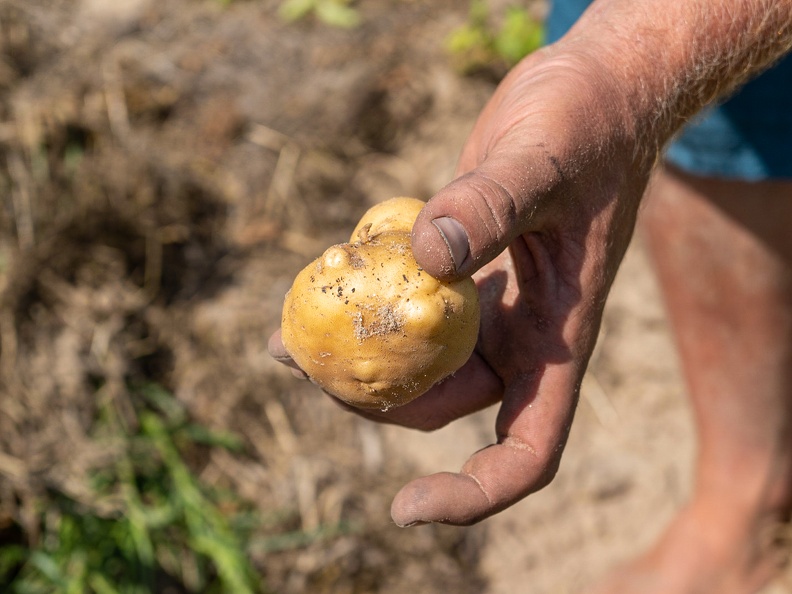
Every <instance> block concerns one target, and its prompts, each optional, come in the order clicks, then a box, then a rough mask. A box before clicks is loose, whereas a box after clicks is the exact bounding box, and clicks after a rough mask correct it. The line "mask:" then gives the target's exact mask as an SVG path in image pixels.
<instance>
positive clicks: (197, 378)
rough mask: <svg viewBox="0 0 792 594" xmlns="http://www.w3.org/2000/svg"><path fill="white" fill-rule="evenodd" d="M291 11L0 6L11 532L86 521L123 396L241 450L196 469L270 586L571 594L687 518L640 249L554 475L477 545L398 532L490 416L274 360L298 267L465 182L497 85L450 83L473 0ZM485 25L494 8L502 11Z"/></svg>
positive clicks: (678, 400)
mask: <svg viewBox="0 0 792 594" xmlns="http://www.w3.org/2000/svg"><path fill="white" fill-rule="evenodd" d="M278 4H279V3H278V2H277V1H275V0H238V1H234V2H221V1H219V0H206V1H201V0H165V1H159V2H155V1H154V0H126V2H117V3H116V2H108V1H106V0H0V188H2V193H1V194H0V195H1V196H2V202H0V205H1V206H0V349H1V350H0V539H2V540H3V541H5V542H8V541H10V540H17V541H20V542H28V543H31V544H35V543H36V542H37V539H38V538H39V537H40V526H38V525H37V523H36V522H37V521H36V519H35V518H36V515H35V514H34V513H33V509H34V507H35V505H36V502H37V501H39V500H40V498H41V497H44V496H45V495H46V494H47V493H48V492H50V491H52V490H57V491H59V492H62V493H66V494H68V495H69V496H70V497H72V498H74V499H75V500H76V501H78V502H81V504H82V505H85V506H87V507H89V508H90V507H91V506H92V505H95V504H96V502H95V501H91V500H90V490H89V489H87V487H86V485H87V484H88V481H89V478H90V476H91V473H92V471H93V470H95V469H96V468H98V467H101V465H102V464H106V463H107V459H108V457H112V452H108V451H106V450H105V449H104V448H103V447H102V446H101V445H98V444H97V442H96V441H95V440H92V439H91V436H92V430H93V427H94V426H95V424H96V422H97V419H98V416H99V410H100V408H101V407H102V406H108V403H109V406H112V407H113V409H114V410H116V411H117V414H119V415H120V416H121V417H122V418H124V422H125V423H127V424H128V425H130V426H134V424H135V423H136V422H137V419H136V418H135V403H134V402H132V401H131V400H132V399H133V398H134V394H133V393H131V392H130V389H129V386H130V385H132V384H134V382H148V383H152V384H158V385H160V386H162V387H164V388H165V389H167V390H169V391H170V392H172V393H173V394H174V395H175V397H176V398H177V399H178V400H179V401H180V402H181V403H183V404H184V406H185V407H186V408H187V410H188V411H189V414H190V416H191V418H193V419H194V420H195V421H196V422H198V423H201V424H204V425H206V426H208V427H210V428H214V429H222V430H230V431H233V432H235V433H236V434H237V435H239V436H241V437H242V439H243V440H244V444H245V448H244V452H243V453H241V454H231V453H228V452H224V451H222V452H218V451H214V450H209V449H207V450H206V451H204V452H203V454H205V455H200V454H201V452H200V451H199V452H198V455H196V456H195V459H194V460H191V464H192V467H193V470H194V471H195V472H196V473H197V474H198V475H199V476H200V477H201V479H202V480H204V481H207V482H208V483H211V484H215V485H220V486H223V487H225V488H229V489H231V490H233V491H234V492H236V493H237V494H239V495H240V496H241V497H242V498H244V499H245V500H246V501H249V502H250V503H251V504H252V505H254V506H256V507H257V508H259V509H260V510H261V512H262V514H265V515H267V514H268V516H267V517H272V516H273V514H277V513H280V514H281V515H282V516H283V517H285V518H288V520H284V521H283V522H282V523H281V524H278V523H276V524H275V530H276V531H277V530H281V529H282V530H302V531H303V532H304V533H305V534H314V533H316V531H317V530H318V529H321V528H322V527H326V526H339V525H344V526H352V527H353V528H352V529H350V530H346V531H344V532H343V533H341V534H338V535H336V536H333V537H331V538H327V539H318V540H314V541H313V542H312V541H310V539H309V540H308V541H306V542H305V543H303V544H301V545H299V546H294V547H291V548H285V549H284V550H281V551H280V552H277V553H274V554H273V553H268V554H264V553H262V554H261V555H258V556H256V555H255V554H254V556H253V561H254V563H255V565H256V568H257V570H258V571H260V572H261V573H262V575H264V576H265V579H266V581H267V584H268V587H269V589H270V590H271V591H273V592H279V593H290V592H294V593H301V592H361V593H368V592H382V593H401V592H443V591H448V592H460V593H465V592H469V593H482V592H488V593H514V592H518V591H519V592H531V593H536V594H540V593H548V594H549V593H558V592H574V591H577V590H578V589H579V588H580V587H582V586H585V585H586V584H587V583H589V582H590V581H591V580H592V579H593V578H594V577H595V576H596V575H597V574H599V573H600V572H602V571H603V570H605V569H606V568H607V567H608V566H609V565H610V564H612V563H614V562H616V561H618V560H620V559H624V558H626V557H628V556H629V555H631V554H633V553H634V552H635V551H636V550H637V549H639V548H640V547H641V546H644V545H648V543H649V542H651V540H652V538H653V537H654V536H655V535H656V534H657V533H658V531H659V530H660V529H661V527H662V525H663V523H664V522H665V521H666V520H667V519H668V517H669V516H670V515H671V514H672V512H673V510H674V508H675V507H676V506H678V505H679V504H680V502H681V501H682V500H683V499H684V495H685V493H686V490H687V488H688V475H689V467H690V458H691V456H692V449H693V447H692V444H693V440H692V435H691V430H690V421H689V417H688V412H687V408H686V405H685V403H684V400H683V398H682V387H681V385H680V382H679V377H678V371H677V368H676V362H675V360H674V355H673V350H672V348H671V343H670V341H669V338H668V335H667V330H666V326H665V322H664V318H663V312H662V309H661V307H660V304H659V301H658V298H657V294H656V289H655V287H654V285H653V282H652V279H651V275H650V273H649V271H648V265H647V262H646V259H645V257H644V255H643V251H642V249H641V247H640V238H639V239H638V240H637V242H636V245H635V246H634V247H633V248H632V250H631V251H630V253H629V254H628V257H627V261H626V263H625V266H624V268H623V269H622V272H621V275H620V277H619V280H618V282H617V285H616V288H615V289H614V294H613V298H612V299H611V302H610V305H609V308H608V311H607V315H606V319H605V323H604V330H603V339H602V341H601V343H600V346H599V347H598V351H597V353H596V355H595V358H594V360H593V363H592V367H591V371H590V373H589V375H588V376H587V380H586V383H585V384H584V389H583V395H582V402H581V406H580V410H579V413H578V418H577V421H576V425H575V429H574V430H573V434H572V438H571V441H570V444H569V448H568V451H567V454H566V457H565V460H564V463H563V465H562V469H561V472H560V473H559V476H558V478H557V480H556V481H555V482H554V483H553V485H551V486H550V487H549V488H547V489H546V490H544V491H543V492H541V493H539V494H537V495H535V496H533V497H530V498H528V499H527V500H526V501H524V502H522V503H521V504H519V505H517V506H515V507H514V508H513V509H510V510H508V511H506V512H504V513H502V514H500V515H498V516H496V517H494V518H491V519H490V520H488V521H486V522H484V523H482V524H480V525H478V526H475V527H471V528H452V527H443V526H425V527H419V528H414V529H409V530H402V529H398V528H396V527H395V526H394V525H393V524H392V522H391V521H390V517H389V505H390V500H391V498H392V496H393V495H394V494H395V492H396V491H397V490H398V488H399V487H400V486H401V485H402V484H404V483H405V482H406V481H407V480H409V478H410V477H414V476H417V475H418V474H420V473H428V472H434V471H441V470H455V469H456V468H458V466H459V465H460V464H461V463H462V462H463V461H464V459H465V458H466V457H467V456H468V455H469V454H470V453H472V452H473V451H474V450H475V449H477V448H479V447H482V446H484V445H486V444H487V443H489V442H490V441H491V440H492V438H493V430H492V426H493V415H494V411H486V412H485V413H482V414H481V415H477V416H474V417H472V418H470V419H466V420H465V421H462V422H460V423H457V424H455V425H452V426H450V427H448V428H446V429H443V430H441V431H438V432H436V433H433V434H418V433H414V432H410V431H406V430H401V429H397V428H393V427H381V426H375V425H372V424H370V423H367V422H364V421H362V420H360V419H358V418H356V417H355V416H353V415H350V414H348V413H346V412H344V411H342V410H340V409H338V408H337V407H335V406H334V405H333V404H331V403H330V402H329V401H328V400H327V399H326V398H323V397H322V396H321V395H320V394H319V393H318V391H317V390H316V389H315V388H314V387H313V386H312V385H310V384H309V383H307V382H300V381H298V380H296V379H294V378H293V377H292V376H291V375H290V373H289V372H288V371H287V370H285V369H284V368H282V367H281V366H279V365H277V364H275V363H274V362H273V361H272V360H271V359H270V358H269V356H268V355H267V349H266V341H267V337H268V336H269V334H270V333H271V332H272V331H273V330H274V329H275V328H277V326H278V324H279V318H280V311H281V306H282V301H283V296H284V294H285V292H286V290H287V289H288V287H289V286H290V284H291V281H292V279H293V278H294V276H295V275H296V273H297V272H298V271H299V270H300V269H301V268H302V267H303V266H304V265H305V264H306V263H307V262H308V261H310V260H311V259H312V258H313V257H315V256H317V255H318V254H319V253H321V252H322V251H323V249H324V248H325V247H327V246H329V245H331V244H332V243H336V242H338V241H341V240H343V239H345V238H346V237H347V236H348V234H349V232H350V230H351V229H352V228H353V227H354V225H355V223H356V222H357V220H358V218H359V216H360V215H361V214H362V212H364V211H365V209H366V208H368V207H369V206H370V205H371V204H373V203H376V202H379V201H381V200H383V199H386V198H389V197H392V196H397V195H409V196H415V197H418V198H422V199H427V198H428V197H430V196H431V195H432V193H433V192H434V191H435V190H437V189H438V188H439V187H441V186H442V185H443V184H445V183H446V182H448V181H449V180H450V179H451V178H452V176H453V173H454V167H455V160H456V156H457V154H458V152H459V150H460V148H461V146H462V142H463V141H464V138H465V136H466V134H467V132H468V131H469V130H470V128H471V126H472V124H473V121H474V119H475V117H476V115H477V113H478V111H479V110H480V109H481V107H482V106H483V104H484V102H485V101H486V99H487V97H488V96H489V94H490V93H491V92H492V90H493V88H494V82H493V81H494V79H496V78H497V76H498V75H499V74H501V73H502V69H500V68H499V67H493V68H491V69H488V70H487V71H486V72H484V73H480V75H478V76H472V77H471V76H461V75H460V74H459V72H458V71H457V70H456V69H455V68H454V66H453V60H452V59H451V58H450V57H449V55H448V54H447V53H446V52H445V51H444V48H443V39H444V38H445V37H446V36H447V35H448V34H449V32H451V31H452V30H453V29H454V28H456V27H458V26H460V25H461V24H462V23H463V22H464V21H465V18H466V15H467V10H468V2H467V1H462V0H439V1H429V0H401V1H398V2H397V1H395V0H394V1H393V2H379V1H375V0H363V1H361V2H359V3H357V4H356V7H357V9H358V10H359V11H360V14H361V16H362V24H361V26H359V27H357V28H355V29H352V30H343V29H336V28H332V27H328V26H326V25H323V24H322V23H320V22H318V21H316V20H314V19H311V18H309V19H306V20H304V21H300V22H298V23H294V24H284V23H283V22H282V21H281V20H280V19H279V18H278V17H277V14H276V13H277V6H278ZM491 5H492V6H493V7H495V8H498V7H500V6H501V5H505V3H503V2H492V3H491Z"/></svg>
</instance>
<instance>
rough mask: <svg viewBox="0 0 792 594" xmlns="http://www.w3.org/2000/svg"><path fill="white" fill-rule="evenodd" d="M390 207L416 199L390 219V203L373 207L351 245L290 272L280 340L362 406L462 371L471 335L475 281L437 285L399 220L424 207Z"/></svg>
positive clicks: (326, 384) (392, 399)
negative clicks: (415, 254) (291, 281)
mask: <svg viewBox="0 0 792 594" xmlns="http://www.w3.org/2000/svg"><path fill="white" fill-rule="evenodd" d="M394 200H396V201H403V200H411V201H413V204H412V206H410V207H409V208H411V210H412V211H413V212H410V213H405V204H404V202H401V203H399V202H396V203H395V204H393V203H392V204H391V205H390V206H391V207H395V208H396V209H397V212H396V216H395V217H391V216H390V214H392V213H393V210H389V209H388V208H383V204H384V205H388V203H389V202H393V201H388V202H385V203H383V204H380V205H377V206H375V207H374V208H373V209H372V210H374V209H378V212H374V216H373V217H371V216H370V213H371V211H369V213H367V214H366V215H364V217H363V219H361V225H358V228H356V232H357V235H355V234H353V237H355V236H357V237H358V240H357V241H354V242H352V243H342V244H338V245H335V246H332V247H331V248H329V249H328V250H327V251H326V252H325V253H324V254H323V255H322V256H320V257H319V258H317V259H316V260H315V261H314V262H312V263H311V264H309V265H308V266H307V267H306V268H305V269H303V270H302V271H301V272H300V273H299V274H298V275H297V278H296V279H295V281H294V284H293V286H292V288H291V289H290V291H289V293H288V294H287V296H286V302H285V304H284V309H283V319H282V340H283V344H284V346H285V348H286V350H287V351H288V352H289V354H290V355H291V356H292V358H293V359H294V360H295V362H296V363H297V364H298V365H299V366H300V367H301V368H302V369H303V371H305V373H307V374H308V376H309V377H311V379H313V380H314V381H315V382H316V383H317V384H318V385H319V386H321V387H322V388H323V389H324V390H326V391H327V392H329V393H330V394H332V395H334V396H336V397H338V398H340V399H341V400H343V401H345V402H347V403H349V404H352V405H354V406H357V407H361V408H377V409H380V410H386V409H389V408H392V407H395V406H400V405H403V404H406V403H407V402H409V401H411V400H413V399H414V398H417V397H418V396H420V395H421V394H423V393H424V392H426V391H427V390H428V389H429V388H431V387H432V386H433V385H434V384H435V383H437V382H438V381H440V380H442V379H443V378H445V377H447V376H448V375H450V374H452V373H453V372H454V371H456V370H457V369H459V368H460V367H461V366H462V365H464V364H465V362H466V361H467V360H468V358H469V357H470V355H471V353H472V352H473V348H474V347H475V344H476V340H477V337H478V327H479V302H478V292H477V289H476V286H475V284H474V283H473V281H472V280H470V279H463V280H461V281H455V282H441V281H438V280H437V279H435V278H433V277H432V276H430V275H429V274H427V273H426V272H424V271H423V270H422V269H421V268H420V267H419V266H418V264H417V263H416V261H415V259H414V258H413V255H412V249H411V247H410V234H409V230H410V228H411V227H412V222H410V221H407V222H405V220H406V219H405V218H404V216H403V215H404V214H409V216H410V217H411V219H412V220H413V221H414V219H415V216H417V213H418V212H419V211H420V208H417V210H416V209H415V207H416V204H414V203H418V205H421V206H422V204H423V203H422V202H421V201H418V200H415V199H402V198H399V199H394ZM383 217H384V218H383ZM389 218H390V221H391V222H390V223H385V224H384V225H383V224H382V221H383V220H388V219H389ZM372 219H373V220H372ZM394 221H395V222H396V223H395V225H394V226H395V227H396V230H395V231H392V230H390V229H391V226H390V225H391V224H393V222H394ZM369 224H370V225H371V227H368V225H369ZM405 225H407V230H406V231H405V230H404V227H405ZM372 229H377V230H378V231H377V232H376V234H373V235H372V234H371V230H372Z"/></svg>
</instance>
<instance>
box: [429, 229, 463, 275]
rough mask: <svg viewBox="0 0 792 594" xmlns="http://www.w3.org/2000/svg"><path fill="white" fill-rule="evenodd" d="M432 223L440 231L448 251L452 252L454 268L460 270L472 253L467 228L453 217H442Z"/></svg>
mask: <svg viewBox="0 0 792 594" xmlns="http://www.w3.org/2000/svg"><path fill="white" fill-rule="evenodd" d="M432 224H433V225H434V226H435V227H436V228H437V230H438V231H439V232H440V236H441V237H442V238H443V241H444V242H445V244H446V246H447V247H448V252H449V254H451V260H452V261H453V263H454V269H455V270H456V271H459V269H460V268H461V267H462V265H463V264H464V263H465V260H467V257H468V255H470V241H469V240H468V236H467V233H466V232H465V228H464V227H462V225H461V224H460V223H459V221H457V220H456V219H452V218H451V217H440V218H439V219H435V220H433V221H432Z"/></svg>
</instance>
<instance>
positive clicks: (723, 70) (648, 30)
mask: <svg viewBox="0 0 792 594" xmlns="http://www.w3.org/2000/svg"><path fill="white" fill-rule="evenodd" d="M556 45H557V46H558V49H557V52H558V53H559V54H564V53H573V54H577V55H578V56H581V57H582V58H583V59H584V60H586V61H587V62H588V63H589V64H590V65H591V66H590V68H591V70H592V71H597V72H599V76H600V77H602V78H604V79H607V80H609V84H611V85H612V87H613V89H614V91H615V93H616V94H617V95H618V96H619V97H620V99H621V102H622V104H623V107H624V114H625V115H624V117H625V118H626V120H627V121H628V122H631V124H632V126H634V129H635V132H636V135H637V136H639V137H641V139H640V140H639V141H638V143H639V145H641V146H651V145H652V144H654V145H655V146H656V147H657V148H658V149H659V148H661V147H662V145H663V144H665V142H667V141H668V139H670V138H671V137H672V136H673V135H674V134H675V133H676V131H677V130H678V129H679V128H680V127H681V126H682V124H684V122H685V121H687V120H688V119H689V118H690V117H691V116H692V115H694V114H695V113H696V112H697V111H699V110H700V109H701V108H703V107H704V106H706V105H707V104H709V103H711V102H713V101H714V100H717V99H718V98H721V97H723V96H725V95H727V94H728V93H729V92H731V91H733V90H734V89H735V88H736V87H737V86H739V85H740V84H741V83H743V82H745V81H746V80H748V79H749V78H750V77H752V76H753V75H755V74H758V73H759V72H761V71H762V70H763V69H764V68H766V67H767V66H768V65H769V64H771V63H772V62H773V61H774V60H775V59H777V58H780V57H781V56H783V55H784V54H785V53H786V52H787V51H789V49H790V47H792V4H790V3H788V2H770V1H766V0H699V1H696V0H684V1H683V0H644V1H641V2H638V1H635V0H597V1H596V2H594V4H593V5H592V7H591V8H590V9H589V10H588V11H587V12H586V13H585V14H584V15H583V16H582V17H581V19H580V20H579V21H578V23H577V24H576V25H575V26H574V27H573V28H572V30H570V32H569V33H568V34H567V35H566V36H565V37H564V38H563V39H562V40H561V41H560V42H558V43H557V44H556Z"/></svg>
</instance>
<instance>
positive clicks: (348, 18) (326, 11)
mask: <svg viewBox="0 0 792 594" xmlns="http://www.w3.org/2000/svg"><path fill="white" fill-rule="evenodd" d="M278 13H279V14H280V16H281V18H282V19H284V20H285V21H286V22H289V23H292V22H294V21H298V20H300V19H302V18H305V17H307V16H308V15H309V14H314V15H316V18H318V19H319V20H320V21H322V22H323V23H325V24H327V25H330V26H333V27H341V28H344V29H351V28H353V27H357V26H358V25H359V24H360V13H358V11H357V10H356V9H355V8H354V7H353V6H351V0H284V1H283V2H282V3H281V5H280V9H279V10H278Z"/></svg>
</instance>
